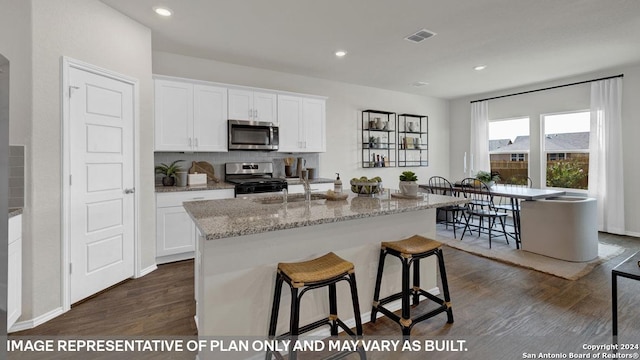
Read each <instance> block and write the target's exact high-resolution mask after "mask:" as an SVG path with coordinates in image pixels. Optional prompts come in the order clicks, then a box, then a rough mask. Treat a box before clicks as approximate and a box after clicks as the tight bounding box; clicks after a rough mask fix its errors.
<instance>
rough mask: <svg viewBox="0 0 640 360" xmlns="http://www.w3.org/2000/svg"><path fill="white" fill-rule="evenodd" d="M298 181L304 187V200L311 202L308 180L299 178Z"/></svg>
mask: <svg viewBox="0 0 640 360" xmlns="http://www.w3.org/2000/svg"><path fill="white" fill-rule="evenodd" d="M300 181H302V186H303V187H304V200H305V201H306V202H309V201H311V186H310V185H309V179H307V178H306V177H301V178H300Z"/></svg>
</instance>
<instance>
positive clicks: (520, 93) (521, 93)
mask: <svg viewBox="0 0 640 360" xmlns="http://www.w3.org/2000/svg"><path fill="white" fill-rule="evenodd" d="M618 77H624V74H620V75H614V76H607V77H603V78H599V79H593V80H585V81H578V82H574V83H571V84H564V85H556V86H551V87H546V88H543V89H536V90H529V91H523V92H519V93H513V94H508V95H500V96H494V97H490V98H486V99H481V100H473V101H471V103H472V104H473V103H475V102H480V101H488V100H495V99H501V98H505V97H509V96H516V95H523V94H529V93H534V92H538V91H545V90H553V89H557V88H562V87H565V86H573V85H580V84H586V83H590V82H594V81H600V80H608V79H614V78H618Z"/></svg>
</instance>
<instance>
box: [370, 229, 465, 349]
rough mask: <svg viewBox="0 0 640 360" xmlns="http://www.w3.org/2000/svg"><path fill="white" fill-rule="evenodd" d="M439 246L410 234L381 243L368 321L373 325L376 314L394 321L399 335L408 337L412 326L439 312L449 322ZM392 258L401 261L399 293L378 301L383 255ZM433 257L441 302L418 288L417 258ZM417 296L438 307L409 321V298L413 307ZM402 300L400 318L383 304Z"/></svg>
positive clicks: (449, 311) (449, 302) (448, 300)
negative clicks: (397, 239)
mask: <svg viewBox="0 0 640 360" xmlns="http://www.w3.org/2000/svg"><path fill="white" fill-rule="evenodd" d="M441 246H442V244H441V243H439V242H437V241H435V240H431V239H427V238H425V237H422V236H419V235H414V236H412V237H410V238H408V239H404V240H399V241H391V242H382V244H381V247H380V262H379V263H378V275H377V276H376V287H375V290H374V293H373V308H372V309H371V322H372V323H375V321H376V314H377V312H378V311H380V312H381V313H383V314H385V315H386V316H387V317H389V318H390V319H391V320H393V321H395V322H396V323H398V324H399V325H400V327H401V328H402V335H404V336H409V335H410V333H411V328H412V327H413V325H415V324H417V323H419V322H420V321H423V320H426V319H429V318H431V317H433V316H435V315H438V314H440V313H441V312H446V313H447V323H453V309H452V308H451V299H450V297H449V285H448V283H447V273H446V271H445V267H444V257H443V256H442V248H441ZM387 254H389V255H393V256H395V257H397V258H398V259H400V260H401V261H402V291H401V292H399V293H395V294H392V295H390V296H387V297H386V298H384V299H382V300H378V299H379V298H380V283H381V282H382V270H383V268H384V259H385V257H386V255H387ZM432 255H435V256H437V257H438V265H439V268H440V277H441V280H442V292H443V294H444V300H443V299H441V298H439V297H437V296H435V295H432V294H430V293H428V292H426V291H424V290H422V289H421V288H420V259H423V258H426V257H429V256H432ZM411 265H413V287H412V288H411V287H410V285H409V271H410V268H411ZM420 295H422V296H424V297H426V298H427V299H429V300H431V301H433V302H435V303H437V304H439V305H440V306H439V307H438V308H436V309H434V310H431V311H429V312H427V313H426V314H423V315H419V316H416V317H414V318H411V305H410V304H409V298H410V297H411V298H413V305H414V306H415V305H418V303H419V302H420ZM398 299H402V317H399V316H398V315H396V314H394V313H393V312H391V311H389V310H388V309H387V308H385V307H384V306H383V305H384V304H387V303H389V302H391V301H394V300H398Z"/></svg>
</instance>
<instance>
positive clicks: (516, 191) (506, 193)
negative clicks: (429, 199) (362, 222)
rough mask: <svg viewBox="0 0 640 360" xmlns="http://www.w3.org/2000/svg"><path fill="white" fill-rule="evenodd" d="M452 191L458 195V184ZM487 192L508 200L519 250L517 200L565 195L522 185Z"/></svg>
mask: <svg viewBox="0 0 640 360" xmlns="http://www.w3.org/2000/svg"><path fill="white" fill-rule="evenodd" d="M418 186H419V187H420V188H421V189H425V190H428V191H431V190H432V189H433V190H443V189H441V188H436V187H433V186H429V185H428V184H420V185H418ZM453 190H454V192H455V193H456V194H457V195H460V193H461V192H462V186H461V184H460V183H459V182H456V183H455V184H453ZM465 191H467V192H474V191H481V190H480V188H466V189H465ZM489 191H490V192H491V195H492V196H494V197H495V196H500V197H504V198H508V199H509V201H510V203H511V208H512V209H513V211H512V215H513V228H514V232H513V234H511V236H512V237H513V238H514V239H515V241H516V248H517V249H520V243H521V238H520V234H521V232H520V230H521V226H520V211H519V203H518V201H519V200H525V201H536V200H544V199H548V198H553V197H557V196H562V195H565V193H566V192H565V191H564V190H556V189H535V188H530V187H526V186H522V185H510V184H494V185H492V186H491V187H489Z"/></svg>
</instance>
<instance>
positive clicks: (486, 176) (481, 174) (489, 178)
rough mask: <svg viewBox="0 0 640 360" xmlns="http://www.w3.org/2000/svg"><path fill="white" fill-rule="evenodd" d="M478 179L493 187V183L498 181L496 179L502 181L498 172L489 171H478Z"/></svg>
mask: <svg viewBox="0 0 640 360" xmlns="http://www.w3.org/2000/svg"><path fill="white" fill-rule="evenodd" d="M476 179H478V180H480V181H482V182H483V183H485V184H487V186H489V187H491V186H493V184H495V183H496V181H500V175H498V173H490V172H487V171H482V170H480V171H478V172H477V173H476Z"/></svg>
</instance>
